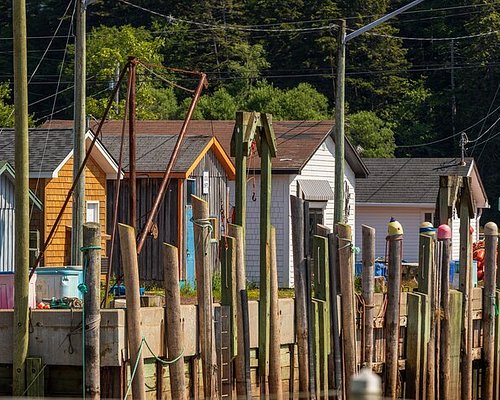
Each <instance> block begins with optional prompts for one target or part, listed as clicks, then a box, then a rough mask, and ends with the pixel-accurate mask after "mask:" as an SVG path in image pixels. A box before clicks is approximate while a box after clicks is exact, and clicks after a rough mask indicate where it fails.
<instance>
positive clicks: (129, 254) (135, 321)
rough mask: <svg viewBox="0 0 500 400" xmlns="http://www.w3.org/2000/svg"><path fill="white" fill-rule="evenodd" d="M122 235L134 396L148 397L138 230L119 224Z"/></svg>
mask: <svg viewBox="0 0 500 400" xmlns="http://www.w3.org/2000/svg"><path fill="white" fill-rule="evenodd" d="M118 233H119V235H120V252H121V259H122V266H123V278H124V279H123V280H124V283H125V287H126V288H127V291H126V292H125V296H126V301H127V336H128V341H129V358H130V366H131V368H132V369H133V368H134V366H135V365H136V364H137V368H136V372H135V376H134V379H133V380H132V398H133V399H134V400H136V399H137V400H145V399H146V392H145V388H146V383H145V379H144V357H143V353H142V352H139V350H140V349H141V345H142V329H141V298H140V294H139V264H138V262H137V246H136V241H135V236H136V232H135V229H134V228H132V227H131V226H128V225H125V224H118Z"/></svg>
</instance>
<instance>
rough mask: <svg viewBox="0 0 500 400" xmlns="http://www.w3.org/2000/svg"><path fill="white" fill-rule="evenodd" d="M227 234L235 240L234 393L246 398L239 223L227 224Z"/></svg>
mask: <svg viewBox="0 0 500 400" xmlns="http://www.w3.org/2000/svg"><path fill="white" fill-rule="evenodd" d="M229 236H232V237H234V239H235V241H236V293H237V296H236V304H237V314H236V323H237V329H236V331H237V341H238V351H237V353H236V357H235V359H234V364H235V368H234V372H235V376H236V393H237V395H238V398H246V397H248V396H250V393H247V382H246V374H245V370H246V368H245V365H246V358H245V337H244V335H245V330H244V329H243V326H244V322H243V308H242V297H241V292H242V291H245V290H246V275H245V258H244V256H245V255H244V252H243V243H244V237H243V227H242V226H239V225H233V224H229Z"/></svg>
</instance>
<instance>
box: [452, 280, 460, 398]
mask: <svg viewBox="0 0 500 400" xmlns="http://www.w3.org/2000/svg"><path fill="white" fill-rule="evenodd" d="M461 334H462V293H461V292H459V291H458V290H450V399H459V398H460V342H461Z"/></svg>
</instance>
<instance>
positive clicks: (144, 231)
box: [137, 72, 208, 254]
mask: <svg viewBox="0 0 500 400" xmlns="http://www.w3.org/2000/svg"><path fill="white" fill-rule="evenodd" d="M200 75H201V76H200V81H199V82H198V86H197V87H196V90H195V92H194V95H193V99H192V100H191V104H190V105H189V109H188V112H187V114H186V119H185V120H184V123H183V124H182V128H181V131H180V133H179V137H178V138H177V142H176V143H175V146H174V150H173V151H172V155H171V156H170V160H169V161H168V165H167V168H166V169H165V173H164V174H163V179H162V181H161V184H160V187H159V189H158V195H157V196H156V199H155V202H154V204H153V207H151V210H150V212H149V215H148V219H147V221H146V224H145V225H144V228H143V229H142V231H141V234H140V236H139V239H138V241H137V254H139V253H140V252H141V250H142V247H143V246H144V242H145V241H146V236H147V234H148V232H149V229H150V228H151V225H152V224H153V220H154V218H155V217H156V214H157V213H158V210H159V208H160V204H161V202H162V200H163V196H164V195H165V191H166V189H167V187H168V183H169V181H170V173H171V172H172V168H173V166H174V163H175V161H176V159H177V154H178V153H179V150H180V147H181V144H182V140H183V139H184V135H185V134H186V131H187V128H188V126H189V122H190V121H191V117H192V115H193V112H194V109H195V108H196V104H197V103H198V100H199V98H200V95H201V91H202V90H203V88H206V87H207V86H208V82H207V76H206V75H205V74H204V73H202V72H201V73H200Z"/></svg>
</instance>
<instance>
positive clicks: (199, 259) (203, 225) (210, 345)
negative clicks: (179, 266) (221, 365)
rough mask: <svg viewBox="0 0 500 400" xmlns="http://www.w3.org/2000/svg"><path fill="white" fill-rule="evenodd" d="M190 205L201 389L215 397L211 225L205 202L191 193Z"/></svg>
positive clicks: (207, 394) (206, 394) (209, 395)
mask: <svg viewBox="0 0 500 400" xmlns="http://www.w3.org/2000/svg"><path fill="white" fill-rule="evenodd" d="M191 199H192V205H193V224H194V244H195V253H196V256H195V264H196V296H197V298H198V315H199V329H200V343H201V346H200V348H201V367H202V370H203V391H204V396H205V398H207V397H210V398H214V397H215V396H216V387H217V385H216V384H215V378H216V368H215V364H216V363H215V351H214V345H215V342H214V330H213V296H212V266H211V265H210V260H211V256H210V238H211V229H212V225H211V224H210V221H209V220H208V217H209V210H208V203H207V202H206V201H205V200H202V199H200V198H199V197H197V196H194V195H191Z"/></svg>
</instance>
